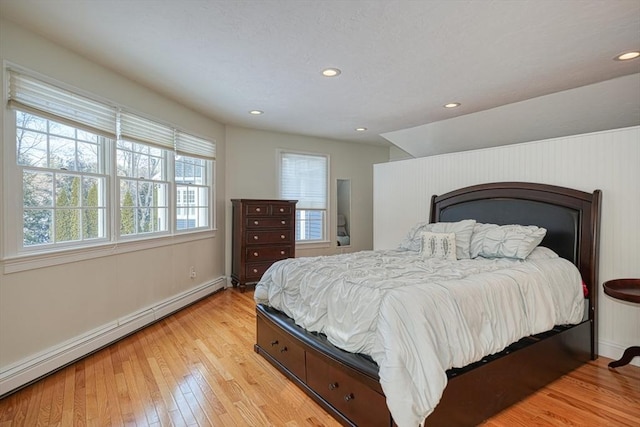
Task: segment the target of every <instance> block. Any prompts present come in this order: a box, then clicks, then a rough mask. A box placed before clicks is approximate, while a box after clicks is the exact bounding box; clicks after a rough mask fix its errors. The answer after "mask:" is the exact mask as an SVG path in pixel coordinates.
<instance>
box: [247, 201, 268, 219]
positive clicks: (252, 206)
mask: <svg viewBox="0 0 640 427" xmlns="http://www.w3.org/2000/svg"><path fill="white" fill-rule="evenodd" d="M270 208H271V205H270V204H269V203H245V205H244V214H245V215H246V216H267V215H271V210H270Z"/></svg>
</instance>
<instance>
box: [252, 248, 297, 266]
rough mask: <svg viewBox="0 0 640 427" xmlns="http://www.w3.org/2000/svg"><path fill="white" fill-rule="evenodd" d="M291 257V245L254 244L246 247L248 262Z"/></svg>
mask: <svg viewBox="0 0 640 427" xmlns="http://www.w3.org/2000/svg"><path fill="white" fill-rule="evenodd" d="M284 258H291V246H280V247H279V246H268V247H264V248H262V247H259V246H253V247H248V248H246V258H245V259H246V260H247V262H248V263H250V262H256V261H274V260H280V259H284Z"/></svg>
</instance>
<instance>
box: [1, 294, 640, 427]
mask: <svg viewBox="0 0 640 427" xmlns="http://www.w3.org/2000/svg"><path fill="white" fill-rule="evenodd" d="M254 341H255V311H254V303H253V293H252V292H251V291H250V290H248V291H247V292H245V293H243V294H241V293H239V292H237V291H236V290H233V289H228V290H224V291H221V292H218V293H217V294H214V295H212V296H210V297H208V298H206V299H204V300H201V301H199V302H198V303H196V304H194V305H192V306H190V307H187V308H186V309H184V310H182V311H180V312H178V313H176V314H174V315H172V316H169V317H167V318H166V319H164V320H161V321H160V322H158V323H155V324H154V325H151V326H149V327H147V328H145V329H143V330H142V331H139V332H138V333H136V334H133V335H131V336H130V337H127V338H125V339H123V340H121V341H119V342H117V343H115V344H113V345H111V346H109V347H107V348H105V349H103V350H101V351H99V352H96V353H94V354H92V355H90V356H88V357H86V358H84V359H82V360H80V361H78V362H76V363H74V364H72V365H70V366H68V367H66V368H64V369H62V370H60V371H58V372H56V373H54V374H52V375H50V376H48V377H45V378H44V379H42V380H40V381H38V382H36V383H34V384H32V385H30V386H29V387H26V388H24V389H22V390H20V391H18V392H16V393H14V394H12V395H9V396H7V397H5V398H4V399H2V400H0V427H6V426H37V425H43V426H46V425H59V426H72V425H78V426H84V425H87V426H107V425H112V426H121V425H126V426H164V425H176V426H195V425H199V426H208V425H213V426H288V427H293V426H327V427H333V426H338V425H339V424H338V423H337V422H336V421H334V420H333V419H332V418H331V417H330V416H329V415H328V414H327V413H326V412H325V411H324V410H323V409H321V408H320V407H319V406H318V405H316V404H315V403H314V402H313V401H312V400H311V398H309V397H307V395H306V394H304V393H303V392H302V391H300V390H299V389H298V388H297V387H295V386H294V385H293V384H292V383H291V382H289V381H288V380H287V379H286V378H285V377H284V376H283V375H281V374H280V373H279V372H278V371H277V370H276V369H275V368H273V367H272V366H271V365H269V364H268V363H267V362H266V361H265V360H264V359H263V358H262V357H260V356H259V355H257V354H256V353H254V351H253V344H254ZM609 361H610V360H609V359H605V358H599V359H598V360H597V361H594V362H591V363H589V364H587V365H584V366H583V367H581V368H579V369H577V370H575V371H574V372H572V373H570V374H569V375H567V376H565V377H563V378H561V379H560V380H558V381H556V382H554V383H552V384H550V385H549V386H548V387H546V388H544V389H542V390H540V391H538V392H537V393H536V394H535V395H533V396H531V397H529V398H528V399H526V400H523V401H522V402H520V403H518V404H516V405H514V406H512V407H511V408H509V409H508V410H506V411H504V412H502V413H500V414H498V415H496V416H494V417H493V418H491V419H489V420H487V421H486V423H485V424H484V425H485V426H490V427H507V426H509V427H512V426H534V425H535V426H547V425H554V426H640V368H638V367H635V366H630V365H627V366H624V367H621V368H618V369H617V370H615V371H614V370H609V369H608V368H607V363H608V362H609Z"/></svg>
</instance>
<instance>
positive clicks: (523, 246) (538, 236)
mask: <svg viewBox="0 0 640 427" xmlns="http://www.w3.org/2000/svg"><path fill="white" fill-rule="evenodd" d="M546 234H547V230H546V228H541V227H537V226H535V225H527V226H524V225H501V226H496V227H489V228H488V229H487V230H486V233H484V238H483V240H482V250H481V252H480V256H482V257H484V258H517V259H525V258H527V256H529V254H530V253H531V251H533V250H534V249H535V248H536V246H538V245H539V244H540V242H542V239H544V236H545V235H546Z"/></svg>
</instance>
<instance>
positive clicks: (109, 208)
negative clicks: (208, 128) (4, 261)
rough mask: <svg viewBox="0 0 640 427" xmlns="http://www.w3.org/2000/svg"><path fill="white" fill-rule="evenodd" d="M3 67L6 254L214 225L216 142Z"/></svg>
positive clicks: (161, 233) (75, 245)
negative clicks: (10, 114) (7, 111)
mask: <svg viewBox="0 0 640 427" xmlns="http://www.w3.org/2000/svg"><path fill="white" fill-rule="evenodd" d="M7 74H8V76H9V100H8V106H9V108H11V109H12V110H13V111H14V114H15V129H10V130H9V131H8V132H6V133H5V135H13V134H12V133H11V132H12V131H13V130H15V140H16V144H15V145H13V146H14V147H15V151H13V152H9V153H8V154H9V155H8V156H7V159H9V160H7V161H8V164H6V165H7V170H8V174H7V175H6V176H8V177H9V179H8V180H6V182H5V191H3V197H4V200H5V203H4V205H5V206H6V216H7V218H8V221H7V222H6V223H5V225H4V227H5V229H4V231H5V233H3V234H4V235H5V237H6V239H5V247H6V248H7V251H6V254H7V255H9V256H12V255H17V254H20V253H30V252H33V251H37V252H43V251H44V252H46V251H50V250H59V249H65V248H74V247H83V246H86V245H89V244H91V245H95V244H99V243H100V242H103V243H110V242H114V241H119V240H121V239H122V240H123V241H124V240H136V239H141V238H147V237H151V236H158V237H160V236H162V235H171V234H176V233H183V232H186V231H199V230H211V229H212V224H213V209H212V206H211V203H212V201H213V200H214V198H213V164H214V159H215V145H214V144H213V143H212V142H210V141H207V140H204V139H202V138H198V137H195V136H192V135H190V134H187V133H184V132H182V131H181V130H178V129H175V128H173V127H171V126H168V125H166V124H163V123H160V122H156V121H153V120H149V119H147V118H144V117H141V116H139V115H135V114H132V113H130V112H128V111H126V110H125V109H124V108H123V107H120V106H117V105H112V104H109V103H106V102H100V101H96V100H93V99H91V98H89V97H86V96H84V95H80V94H77V93H75V92H73V91H70V90H67V89H63V88H61V87H58V86H55V85H52V84H49V83H48V82H44V81H42V80H40V79H36V78H34V77H32V76H31V75H29V74H27V73H24V72H22V71H16V70H13V69H8V73H7ZM9 182H22V186H21V187H18V188H17V189H15V190H14V186H11V185H10V184H9ZM16 192H19V194H17V193H16ZM14 201H15V202H18V203H14ZM14 230H17V231H14ZM16 233H18V236H17V239H15V238H14V237H10V236H9V235H12V236H15V235H16Z"/></svg>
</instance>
